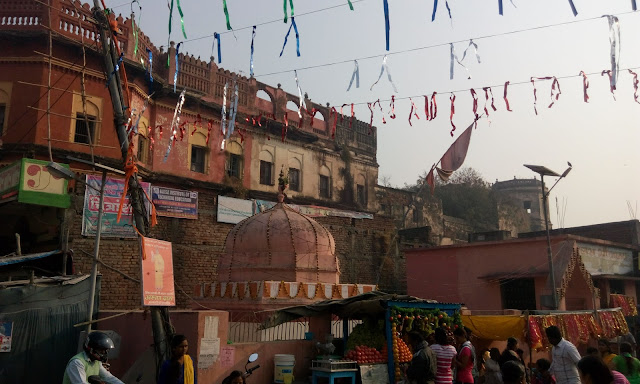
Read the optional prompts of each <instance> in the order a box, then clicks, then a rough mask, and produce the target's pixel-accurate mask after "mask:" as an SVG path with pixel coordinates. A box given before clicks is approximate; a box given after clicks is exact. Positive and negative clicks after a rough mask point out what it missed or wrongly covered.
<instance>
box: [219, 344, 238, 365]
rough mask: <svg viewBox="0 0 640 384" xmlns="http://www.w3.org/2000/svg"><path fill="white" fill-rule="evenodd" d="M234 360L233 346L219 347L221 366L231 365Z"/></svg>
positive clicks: (234, 351) (234, 350)
mask: <svg viewBox="0 0 640 384" xmlns="http://www.w3.org/2000/svg"><path fill="white" fill-rule="evenodd" d="M235 362H236V349H235V348H234V347H222V348H221V349H220V365H221V366H222V367H223V368H229V367H233V364H234V363H235Z"/></svg>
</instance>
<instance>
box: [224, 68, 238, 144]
mask: <svg viewBox="0 0 640 384" xmlns="http://www.w3.org/2000/svg"><path fill="white" fill-rule="evenodd" d="M237 113H238V82H237V80H236V79H234V80H233V103H232V104H231V109H230V110H229V114H230V116H229V127H227V137H226V138H227V140H229V137H231V135H233V132H234V131H235V127H236V115H237Z"/></svg>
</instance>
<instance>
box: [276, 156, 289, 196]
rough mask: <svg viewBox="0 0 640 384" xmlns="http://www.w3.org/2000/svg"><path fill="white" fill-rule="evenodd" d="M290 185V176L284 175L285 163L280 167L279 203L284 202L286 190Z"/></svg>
mask: <svg viewBox="0 0 640 384" xmlns="http://www.w3.org/2000/svg"><path fill="white" fill-rule="evenodd" d="M287 186H289V178H288V177H286V176H285V175H284V165H283V166H282V168H280V177H278V192H279V193H278V203H283V202H284V197H285V194H284V190H285V189H286V188H287Z"/></svg>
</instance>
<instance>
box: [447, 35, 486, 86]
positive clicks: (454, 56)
mask: <svg viewBox="0 0 640 384" xmlns="http://www.w3.org/2000/svg"><path fill="white" fill-rule="evenodd" d="M449 46H450V48H451V49H450V50H451V61H450V64H449V79H450V80H453V73H454V62H457V63H458V64H459V65H460V66H461V67H462V68H464V69H465V70H466V71H467V79H471V73H469V68H467V67H466V66H465V65H464V64H462V61H463V60H464V58H465V57H466V56H467V51H468V50H469V48H471V47H474V50H475V54H476V59H477V60H478V63H480V55H478V45H477V44H476V43H474V42H473V40H469V45H468V46H467V48H466V49H465V50H464V54H463V55H462V60H459V59H458V55H457V54H456V50H455V48H454V47H453V43H449Z"/></svg>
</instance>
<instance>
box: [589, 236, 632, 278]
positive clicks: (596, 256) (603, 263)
mask: <svg viewBox="0 0 640 384" xmlns="http://www.w3.org/2000/svg"><path fill="white" fill-rule="evenodd" d="M578 253H579V254H580V257H581V258H582V262H583V263H584V266H585V268H587V271H589V273H590V274H591V275H594V276H597V275H624V274H628V273H632V272H633V254H632V252H631V250H629V249H622V248H614V247H608V246H604V245H594V244H586V243H578Z"/></svg>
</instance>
